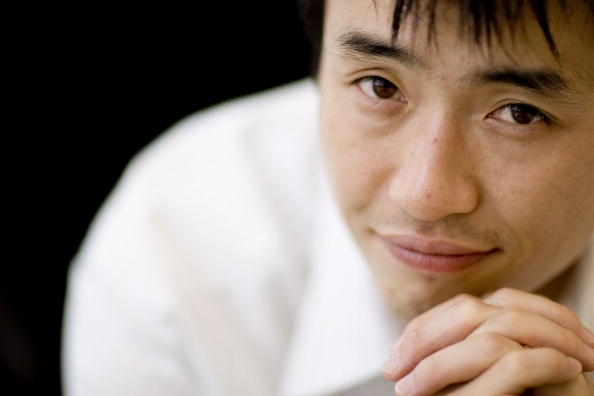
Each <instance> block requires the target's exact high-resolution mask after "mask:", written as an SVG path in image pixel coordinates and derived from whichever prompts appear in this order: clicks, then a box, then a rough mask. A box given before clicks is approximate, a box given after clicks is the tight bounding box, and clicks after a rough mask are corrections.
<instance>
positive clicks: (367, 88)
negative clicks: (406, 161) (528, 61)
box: [354, 76, 551, 127]
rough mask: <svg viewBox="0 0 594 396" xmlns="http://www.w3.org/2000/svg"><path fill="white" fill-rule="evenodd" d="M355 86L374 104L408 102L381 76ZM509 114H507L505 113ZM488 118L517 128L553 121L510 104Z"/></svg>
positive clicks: (528, 107)
mask: <svg viewBox="0 0 594 396" xmlns="http://www.w3.org/2000/svg"><path fill="white" fill-rule="evenodd" d="M354 83H355V85H356V86H357V87H358V89H359V90H360V91H361V92H362V93H363V94H364V95H365V96H366V97H367V98H369V99H371V100H373V101H374V104H376V105H377V104H381V105H393V101H397V102H399V103H400V102H406V97H405V96H404V94H403V93H402V91H401V90H400V88H399V87H398V86H397V85H396V84H394V83H392V82H391V81H390V80H388V79H386V78H384V77H380V76H366V77H362V78H360V79H358V80H356V81H355V82H354ZM375 84H384V85H385V86H383V87H382V86H379V87H378V86H377V85H375ZM376 88H380V89H386V88H387V89H393V90H394V92H393V93H392V94H390V95H388V96H387V97H381V96H379V95H378V93H377V92H376V91H375V89H376ZM504 112H507V113H504ZM522 114H523V115H526V114H529V118H530V119H529V120H526V122H522V121H521V120H519V119H518V117H520V116H521V115H522ZM487 118H493V119H497V120H499V121H502V122H506V123H509V124H511V125H514V126H516V127H523V126H529V125H533V124H536V123H538V122H543V123H545V124H547V125H548V124H550V123H551V119H550V118H549V117H548V116H547V115H546V114H545V113H543V112H542V111H541V110H540V109H538V108H537V107H535V106H532V105H529V104H525V103H508V104H506V105H503V106H501V107H499V108H497V109H496V110H494V111H492V112H491V113H489V114H488V115H487Z"/></svg>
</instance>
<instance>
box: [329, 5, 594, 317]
mask: <svg viewBox="0 0 594 396" xmlns="http://www.w3.org/2000/svg"><path fill="white" fill-rule="evenodd" d="M374 3H375V4H374ZM577 3H580V2H577ZM580 6H581V3H580ZM443 7H446V6H445V5H444V6H443ZM454 7H455V6H454ZM392 10H393V4H392V1H385V0H376V1H375V2H374V1H372V0H328V1H327V5H326V21H325V26H324V29H325V34H324V46H323V49H322V58H321V66H320V71H319V84H320V92H321V139H322V144H323V146H324V150H325V155H326V162H327V165H328V168H329V172H330V177H331V181H332V183H333V189H334V192H335V194H336V197H337V200H338V203H339V206H340V209H341V211H342V214H343V216H344V218H345V220H346V221H347V223H348V226H349V228H350V229H351V231H352V233H353V235H354V237H355V239H356V241H357V243H358V244H359V246H360V247H361V249H362V251H363V253H364V255H365V257H366V259H367V261H368V262H369V264H370V266H371V268H372V270H373V273H374V276H375V278H376V281H377V283H378V286H379V289H380V290H381V292H382V295H383V297H384V299H385V301H386V303H387V304H388V305H389V306H390V307H391V308H392V309H393V310H394V311H395V312H397V313H400V314H402V315H407V316H413V315H416V314H418V313H420V312H422V311H424V310H426V309H427V308H429V307H431V306H433V305H435V304H437V303H439V302H441V301H443V300H445V299H447V298H449V297H451V296H453V295H455V294H458V293H460V292H468V293H472V294H482V293H485V292H488V291H491V290H494V289H496V288H499V287H503V286H509V287H516V288H521V289H524V290H528V291H536V290H538V289H539V288H541V287H543V286H544V285H545V284H547V283H549V282H550V281H551V280H552V279H554V278H556V277H557V276H558V275H559V274H561V273H562V272H564V271H565V270H567V269H568V268H569V267H570V265H571V264H572V263H573V262H574V261H575V260H576V259H577V258H578V257H579V256H580V255H582V254H583V253H584V250H585V249H586V246H587V244H588V242H589V239H590V237H591V235H592V232H593V230H594V70H593V66H592V65H594V50H593V48H594V39H593V38H594V29H593V28H592V26H593V24H592V23H591V21H587V20H586V18H587V10H586V9H585V6H584V9H581V8H576V11H573V13H572V15H571V16H570V17H567V19H566V17H565V16H563V15H565V14H563V13H562V11H560V10H552V11H551V13H550V15H551V21H550V23H551V30H552V33H553V37H554V38H555V40H556V43H557V46H558V49H559V54H560V55H559V58H558V59H556V58H555V56H554V55H553V54H552V53H551V51H550V50H549V47H548V44H547V43H546V40H545V39H544V36H543V35H542V33H541V30H540V28H539V27H538V26H537V25H536V23H535V21H533V20H532V19H525V20H522V21H521V23H520V24H518V27H517V28H516V30H515V31H514V32H515V33H513V34H512V33H511V32H510V31H509V30H507V28H504V30H503V32H502V33H503V34H502V38H501V40H496V39H494V41H493V42H492V45H491V47H490V48H489V49H487V47H486V46H482V47H480V46H477V45H475V44H473V43H472V39H466V38H462V37H464V36H460V34H459V22H458V14H457V11H455V8H452V9H446V8H438V9H437V11H438V12H437V15H438V17H437V21H436V29H437V30H436V31H435V36H434V37H436V41H435V42H433V43H428V42H427V40H426V30H425V22H426V21H424V20H422V19H421V20H420V21H419V25H418V27H417V29H416V30H414V31H413V29H412V27H411V25H410V22H411V21H409V20H408V21H407V22H406V23H405V24H404V26H403V30H402V31H401V33H400V34H399V36H398V40H397V41H396V43H395V47H391V44H392V43H391V39H390V38H391V19H392V13H393V11H392ZM527 15H528V16H530V17H531V14H530V13H529V12H528V13H527ZM555 16H556V17H555ZM568 21H571V22H568ZM589 22H590V23H589ZM588 23H589V24H588ZM390 48H395V49H392V50H391V49H390Z"/></svg>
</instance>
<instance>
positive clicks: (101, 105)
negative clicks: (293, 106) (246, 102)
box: [0, 0, 309, 395]
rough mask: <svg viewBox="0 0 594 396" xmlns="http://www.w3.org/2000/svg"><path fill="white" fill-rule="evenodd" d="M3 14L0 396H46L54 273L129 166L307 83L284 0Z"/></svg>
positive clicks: (56, 335) (295, 21)
mask: <svg viewBox="0 0 594 396" xmlns="http://www.w3.org/2000/svg"><path fill="white" fill-rule="evenodd" d="M201 3H202V2H194V3H191V4H190V3H183V5H182V4H175V3H173V2H167V3H166V4H159V3H157V4H153V5H149V4H147V3H146V2H145V3H141V4H139V5H138V6H136V7H132V6H126V7H123V6H122V5H117V6H116V5H109V4H107V3H96V4H93V3H88V2H87V3H84V4H82V5H81V4H75V5H68V6H67V5H62V6H58V5H56V4H51V5H43V6H42V5H34V4H32V3H29V4H25V5H23V6H22V9H18V10H17V9H14V10H8V9H7V10H5V15H4V17H5V18H6V20H7V22H8V34H7V43H6V46H5V49H4V51H3V58H4V60H3V64H4V68H5V70H7V71H5V74H4V79H3V80H4V84H3V85H4V89H3V91H4V94H3V96H4V98H5V102H8V103H7V104H5V105H4V106H3V108H4V112H5V115H4V117H3V118H4V122H3V125H4V127H5V128H6V129H5V130H4V131H3V135H4V144H3V151H4V155H3V156H2V157H3V176H4V183H3V186H4V187H3V190H4V193H3V196H4V202H5V204H4V208H5V216H4V219H5V221H4V222H3V224H4V228H5V234H6V235H7V236H5V237H4V238H3V239H4V241H3V242H4V243H3V245H4V246H5V247H6V248H7V249H6V250H5V252H4V255H3V256H4V260H3V264H2V265H1V266H0V268H1V270H2V273H1V274H0V385H1V387H0V393H1V394H3V395H4V394H6V395H12V394H15V395H28V394H39V395H42V394H43V395H59V394H61V383H60V347H61V343H60V341H61V340H60V338H61V326H62V309H63V302H64V293H65V286H66V273H67V269H68V265H69V263H70V261H71V260H72V258H73V256H74V254H75V253H76V250H77V248H78V247H79V244H80V242H81V241H82V239H83V237H84V235H85V233H86V230H87V228H88V226H89V224H90V222H91V220H92V218H93V216H94V215H95V213H96V211H97V209H98V208H99V206H100V205H101V203H102V202H103V200H104V199H105V198H106V196H107V195H108V194H109V192H110V191H111V189H112V188H113V186H114V184H115V183H116V181H117V179H118V178H119V176H120V174H121V172H122V171H123V169H124V167H125V165H126V164H127V162H128V161H129V159H130V157H131V156H132V155H133V154H135V153H136V152H137V151H138V150H140V149H141V148H142V147H144V146H145V145H146V144H147V143H149V142H150V141H151V140H153V139H154V138H155V137H156V136H157V135H159V134H160V133H162V132H164V131H165V130H166V129H167V128H168V127H169V126H171V125H172V124H173V123H175V122H176V121H178V120H179V119H181V118H182V117H184V116H186V115H189V114H191V113H193V112H195V111H198V110H200V109H203V108H205V107H208V106H211V105H214V104H217V103H219V102H222V101H224V100H226V99H230V98H233V97H237V96H241V95H245V94H249V93H252V92H256V91H259V90H262V89H266V88H269V87H273V86H276V85H278V84H282V83H284V82H289V81H293V80H295V79H298V78H301V77H304V76H306V75H307V74H308V71H309V70H308V61H309V47H308V44H307V41H306V39H305V37H304V34H303V32H302V29H301V25H300V21H299V18H298V13H297V8H296V0H266V1H258V2H238V4H233V3H232V2H219V3H215V4H201Z"/></svg>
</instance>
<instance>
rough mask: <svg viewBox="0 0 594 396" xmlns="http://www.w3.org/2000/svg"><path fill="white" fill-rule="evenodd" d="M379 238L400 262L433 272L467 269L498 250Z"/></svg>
mask: <svg viewBox="0 0 594 396" xmlns="http://www.w3.org/2000/svg"><path fill="white" fill-rule="evenodd" d="M380 238H381V239H382V241H383V242H384V244H385V245H386V247H387V248H388V250H389V251H390V253H391V254H392V256H393V257H394V258H396V259H397V261H399V262H401V263H403V264H404V265H406V266H407V267H410V268H413V269H415V270H420V271H423V272H431V273H453V272H459V271H462V270H465V269H467V268H470V267H472V266H475V265H477V264H478V263H479V262H481V261H482V260H483V259H485V258H486V257H487V256H489V255H491V254H492V253H494V252H495V251H496V250H497V249H493V248H482V247H472V246H467V245H463V244H458V243H455V242H451V241H447V240H443V239H432V238H426V237H420V236H412V235H391V236H380Z"/></svg>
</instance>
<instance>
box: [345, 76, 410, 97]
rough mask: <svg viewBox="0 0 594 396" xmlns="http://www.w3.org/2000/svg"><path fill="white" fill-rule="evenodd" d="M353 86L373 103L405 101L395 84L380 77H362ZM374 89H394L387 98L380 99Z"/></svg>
mask: <svg viewBox="0 0 594 396" xmlns="http://www.w3.org/2000/svg"><path fill="white" fill-rule="evenodd" d="M355 84H356V85H357V87H358V88H359V89H360V90H361V92H362V93H363V94H364V95H366V96H368V97H369V98H371V99H373V100H375V101H378V102H384V101H389V100H397V101H399V102H405V101H406V97H405V96H404V94H403V93H402V91H401V90H400V88H398V86H397V85H396V84H394V83H392V82H391V81H390V80H388V79H386V78H383V77H380V76H367V77H363V78H360V79H358V80H356V81H355ZM379 84H384V87H381V86H379ZM375 88H378V89H394V93H393V94H391V95H389V96H388V97H381V96H379V94H378V93H377V92H376V91H375Z"/></svg>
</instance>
